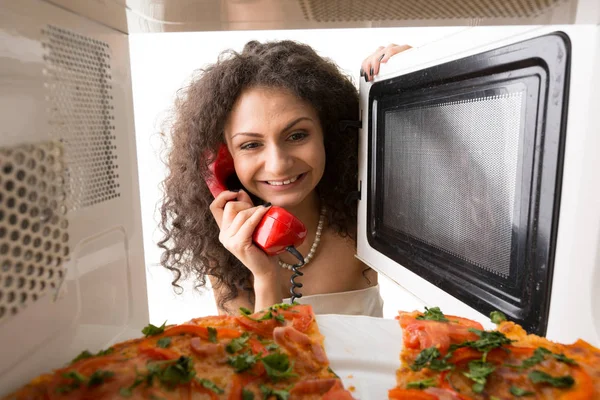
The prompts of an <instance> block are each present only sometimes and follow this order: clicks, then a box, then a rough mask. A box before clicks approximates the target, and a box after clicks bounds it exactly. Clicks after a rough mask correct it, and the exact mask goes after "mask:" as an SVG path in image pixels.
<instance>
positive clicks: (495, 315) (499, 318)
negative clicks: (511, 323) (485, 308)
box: [490, 311, 506, 325]
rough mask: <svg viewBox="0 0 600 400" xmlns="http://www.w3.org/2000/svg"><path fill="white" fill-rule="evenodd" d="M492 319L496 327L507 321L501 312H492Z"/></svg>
mask: <svg viewBox="0 0 600 400" xmlns="http://www.w3.org/2000/svg"><path fill="white" fill-rule="evenodd" d="M490 319H491V320H492V322H493V323H494V324H496V325H498V324H500V323H501V322H503V321H506V315H504V314H503V313H502V312H500V311H492V312H491V313H490Z"/></svg>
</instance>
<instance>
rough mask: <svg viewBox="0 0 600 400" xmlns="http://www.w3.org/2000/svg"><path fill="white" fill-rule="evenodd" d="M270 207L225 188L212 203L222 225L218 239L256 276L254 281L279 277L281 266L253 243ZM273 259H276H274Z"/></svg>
mask: <svg viewBox="0 0 600 400" xmlns="http://www.w3.org/2000/svg"><path fill="white" fill-rule="evenodd" d="M268 210H269V207H264V206H258V207H254V204H252V200H251V199H250V196H248V194H247V193H246V192H245V191H243V190H240V191H239V192H231V191H223V192H222V193H220V194H219V195H218V196H217V197H216V198H215V200H214V201H213V202H212V203H211V205H210V211H211V212H212V214H213V217H214V218H215V221H217V225H219V229H220V232H219V241H220V242H221V243H222V244H223V246H224V247H225V248H226V249H227V250H229V252H231V254H233V255H234V256H235V257H236V258H237V259H238V260H240V262H241V263H242V264H244V265H245V266H246V268H248V269H249V270H250V272H252V275H254V280H255V281H257V280H262V279H268V280H276V278H277V277H275V276H274V275H276V274H277V273H278V272H279V269H280V268H279V266H278V265H277V262H276V260H275V259H274V258H273V257H269V256H267V254H266V253H265V252H263V251H262V250H261V249H260V248H258V247H257V246H256V245H255V244H254V243H253V242H252V234H253V233H254V230H255V229H256V227H257V226H258V224H259V222H260V221H261V219H262V217H263V216H264V215H265V213H266V212H267V211H268ZM272 258H273V259H272Z"/></svg>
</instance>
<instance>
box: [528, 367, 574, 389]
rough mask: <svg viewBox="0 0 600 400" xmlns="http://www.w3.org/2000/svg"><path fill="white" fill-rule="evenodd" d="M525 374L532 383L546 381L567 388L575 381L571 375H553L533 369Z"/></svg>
mask: <svg viewBox="0 0 600 400" xmlns="http://www.w3.org/2000/svg"><path fill="white" fill-rule="evenodd" d="M527 376H528V377H529V379H530V380H531V382H533V383H547V384H549V385H552V386H554V387H557V388H569V387H571V386H573V384H574V383H575V379H573V377H572V376H571V375H564V376H557V377H554V376H552V375H549V374H547V373H545V372H543V371H539V370H533V371H531V372H530V373H529V375H527Z"/></svg>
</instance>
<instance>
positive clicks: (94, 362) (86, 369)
mask: <svg viewBox="0 0 600 400" xmlns="http://www.w3.org/2000/svg"><path fill="white" fill-rule="evenodd" d="M120 361H124V358H123V357H121V356H120V355H117V354H110V355H106V356H95V357H92V358H87V359H83V360H80V361H77V362H76V363H74V364H73V365H70V366H69V367H67V368H66V369H65V371H67V370H72V369H73V370H76V371H78V372H80V373H82V374H84V375H88V374H90V373H93V372H94V371H96V370H98V369H103V368H105V367H106V366H108V365H110V364H112V363H115V362H120Z"/></svg>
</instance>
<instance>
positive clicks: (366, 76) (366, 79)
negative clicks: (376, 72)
mask: <svg viewBox="0 0 600 400" xmlns="http://www.w3.org/2000/svg"><path fill="white" fill-rule="evenodd" d="M365 82H369V76H368V75H367V74H365Z"/></svg>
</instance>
